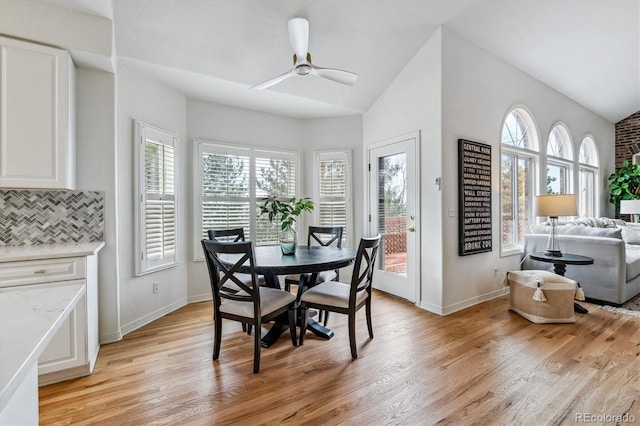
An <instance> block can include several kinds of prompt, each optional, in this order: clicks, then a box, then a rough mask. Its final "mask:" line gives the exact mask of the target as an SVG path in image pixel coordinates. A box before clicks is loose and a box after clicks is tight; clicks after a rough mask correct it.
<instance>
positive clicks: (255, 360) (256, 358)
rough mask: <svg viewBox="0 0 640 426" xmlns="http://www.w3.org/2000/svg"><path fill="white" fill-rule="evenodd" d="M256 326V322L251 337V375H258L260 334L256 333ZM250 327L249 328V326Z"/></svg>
mask: <svg viewBox="0 0 640 426" xmlns="http://www.w3.org/2000/svg"><path fill="white" fill-rule="evenodd" d="M258 324H259V322H256V332H255V334H254V336H253V373H254V374H255V373H258V372H259V371H260V338H261V337H262V336H260V333H258V331H257V330H258V327H259V326H258ZM249 327H251V326H249Z"/></svg>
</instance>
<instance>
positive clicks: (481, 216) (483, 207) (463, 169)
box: [458, 139, 492, 256]
mask: <svg viewBox="0 0 640 426" xmlns="http://www.w3.org/2000/svg"><path fill="white" fill-rule="evenodd" d="M458 186H459V192H458V219H459V222H458V240H459V242H458V254H459V255H460V256H466V255H469V254H475V253H482V252H486V251H491V250H492V246H491V238H492V229H491V145H487V144H484V143H480V142H472V141H468V140H465V139H458Z"/></svg>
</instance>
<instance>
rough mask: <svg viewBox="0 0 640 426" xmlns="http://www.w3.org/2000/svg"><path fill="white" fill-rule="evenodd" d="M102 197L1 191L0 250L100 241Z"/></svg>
mask: <svg viewBox="0 0 640 426" xmlns="http://www.w3.org/2000/svg"><path fill="white" fill-rule="evenodd" d="M103 234H104V193H103V192H92V191H18V190H0V246H22V245H38V244H57V243H72V242H93V241H103Z"/></svg>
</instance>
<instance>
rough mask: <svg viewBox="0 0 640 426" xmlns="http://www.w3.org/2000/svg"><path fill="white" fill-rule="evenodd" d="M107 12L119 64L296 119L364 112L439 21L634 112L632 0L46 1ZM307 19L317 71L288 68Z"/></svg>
mask: <svg viewBox="0 0 640 426" xmlns="http://www.w3.org/2000/svg"><path fill="white" fill-rule="evenodd" d="M47 1H48V2H49V3H54V4H57V5H62V6H65V7H70V8H73V9H75V10H78V11H81V12H84V13H92V14H98V15H102V16H104V17H108V18H110V19H113V22H114V32H115V45H116V49H115V50H116V53H117V55H118V61H119V62H124V63H127V64H128V65H129V66H132V67H135V68H137V69H139V70H141V71H143V72H144V73H145V74H147V75H150V76H154V77H155V78H158V79H160V80H162V81H164V82H165V83H166V84H168V85H170V86H173V87H175V88H177V89H178V90H180V91H182V92H184V93H185V94H187V95H188V96H191V97H195V98H199V99H204V100H209V101H213V102H219V103H224V104H229V105H234V106H238V107H244V108H249V109H255V110H261V111H268V112H273V113H277V114H283V115H289V116H294V117H323V116H335V115H348V114H357V113H361V112H364V111H366V110H367V109H368V108H369V107H370V106H371V105H372V103H373V102H375V100H376V99H377V98H378V96H380V94H381V93H382V92H383V91H384V89H385V88H386V87H387V86H388V85H389V83H390V82H391V81H392V80H393V79H394V77H395V76H396V75H397V74H398V73H399V72H400V71H401V70H402V69H403V68H404V67H405V66H406V64H407V63H408V62H409V60H410V59H411V58H412V57H413V56H414V55H415V54H416V52H417V51H418V50H419V49H420V48H421V47H422V46H423V45H424V43H425V41H426V40H427V39H428V38H429V37H430V36H431V35H432V34H433V32H434V31H435V30H436V29H437V28H438V27H439V26H440V25H444V26H446V27H448V28H450V29H451V30H453V31H455V32H458V33H459V34H461V35H462V36H464V37H466V38H467V39H469V40H471V41H472V42H474V43H475V44H477V45H479V46H480V47H482V48H484V49H486V50H487V51H489V52H491V53H493V54H495V55H496V56H498V57H500V58H502V59H503V60H505V61H506V62H509V63H511V64H512V65H514V66H516V67H518V68H520V69H521V70H523V71H525V72H527V73H528V74H530V75H532V76H533V77H535V78H537V79H538V80H540V81H542V82H543V83H545V84H547V85H549V86H551V87H552V88H554V89H555V90H557V91H559V92H560V93H563V94H564V95H566V96H568V97H570V98H572V99H573V100H575V101H577V102H578V103H580V104H582V105H584V106H585V107H587V108H589V109H590V110H592V111H594V112H596V113H598V114H600V115H601V116H603V117H604V118H606V119H608V120H609V121H611V122H617V121H619V120H621V119H623V118H625V117H627V116H629V115H631V114H633V113H635V112H636V111H638V110H640V1H638V0H530V1H514V0H511V1H507V0H455V1H452V0H349V1H344V0H217V1H206V0H113V2H111V1H109V0H104V1H100V2H97V1H95V0H47ZM296 16H300V17H304V18H307V19H308V20H309V23H310V34H309V51H310V52H311V54H312V55H313V61H314V63H315V64H316V65H319V66H323V67H330V68H339V69H345V70H349V71H353V72H355V73H357V74H358V75H359V77H358V82H357V83H356V85H355V86H354V87H349V86H343V85H340V84H336V83H332V82H330V81H328V80H324V79H320V78H318V77H315V76H310V77H309V76H307V77H295V78H291V79H288V80H286V81H285V82H283V83H281V84H279V85H277V86H274V87H273V88H271V89H268V90H263V91H256V90H250V89H249V88H250V87H251V86H254V85H256V84H258V83H261V82H263V81H265V80H268V79H269V78H271V77H274V76H276V75H279V74H281V73H283V72H285V71H287V70H288V69H290V68H291V65H292V62H291V61H292V48H291V45H290V43H289V35H288V32H287V21H288V20H289V19H290V18H292V17H296Z"/></svg>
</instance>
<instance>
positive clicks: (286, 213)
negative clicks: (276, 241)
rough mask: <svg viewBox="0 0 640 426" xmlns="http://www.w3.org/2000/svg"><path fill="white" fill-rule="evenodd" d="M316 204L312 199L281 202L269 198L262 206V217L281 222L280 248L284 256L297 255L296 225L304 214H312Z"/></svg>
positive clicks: (274, 198) (292, 199)
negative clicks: (265, 216)
mask: <svg viewBox="0 0 640 426" xmlns="http://www.w3.org/2000/svg"><path fill="white" fill-rule="evenodd" d="M313 208H314V204H313V201H311V199H310V198H295V197H294V198H291V199H289V200H280V199H278V198H276V197H269V198H266V199H265V200H264V202H263V203H262V205H261V206H260V216H262V215H267V217H268V218H269V222H271V223H273V222H274V221H279V222H280V230H281V233H280V248H281V250H282V254H286V255H292V254H295V252H296V248H297V247H298V233H297V232H296V230H295V227H294V225H295V223H296V220H297V219H298V217H299V216H300V215H301V214H302V213H303V212H305V211H306V212H309V213H311V212H312V211H313Z"/></svg>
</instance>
